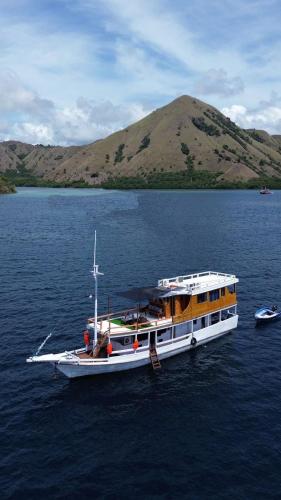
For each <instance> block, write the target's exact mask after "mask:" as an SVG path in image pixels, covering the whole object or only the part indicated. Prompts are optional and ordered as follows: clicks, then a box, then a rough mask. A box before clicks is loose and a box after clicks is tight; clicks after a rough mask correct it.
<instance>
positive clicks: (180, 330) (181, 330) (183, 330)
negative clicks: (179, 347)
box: [174, 321, 192, 338]
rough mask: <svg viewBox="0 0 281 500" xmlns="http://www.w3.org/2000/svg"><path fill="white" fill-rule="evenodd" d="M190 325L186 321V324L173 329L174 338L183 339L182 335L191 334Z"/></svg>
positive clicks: (190, 323)
mask: <svg viewBox="0 0 281 500" xmlns="http://www.w3.org/2000/svg"><path fill="white" fill-rule="evenodd" d="M191 325H192V322H191V321H188V323H182V324H181V325H177V326H176V327H175V329H174V332H175V333H174V337H175V338H177V337H183V336H184V335H187V334H188V333H191Z"/></svg>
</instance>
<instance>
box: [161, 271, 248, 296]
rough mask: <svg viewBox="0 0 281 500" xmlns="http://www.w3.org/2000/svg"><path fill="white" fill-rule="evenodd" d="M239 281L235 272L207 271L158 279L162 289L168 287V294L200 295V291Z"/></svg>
mask: <svg viewBox="0 0 281 500" xmlns="http://www.w3.org/2000/svg"><path fill="white" fill-rule="evenodd" d="M238 281H239V280H238V278H236V276H235V275H234V274H225V273H217V272H215V271H205V272H203V273H198V274H188V275H185V276H176V277H175V278H164V279H161V280H158V287H161V288H162V289H165V288H166V290H167V293H168V294H169V293H172V294H173V295H182V294H185V295H198V294H199V293H203V292H208V291H210V290H215V289H216V288H220V287H224V286H229V285H232V284H235V283H238Z"/></svg>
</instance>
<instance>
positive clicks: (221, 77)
mask: <svg viewBox="0 0 281 500" xmlns="http://www.w3.org/2000/svg"><path fill="white" fill-rule="evenodd" d="M243 90H244V83H243V81H242V79H241V78H240V77H237V76H236V77H232V78H231V77H228V75H227V72H226V71H225V70H223V69H222V68H220V69H210V70H209V71H207V72H206V73H203V74H202V76H201V77H200V79H199V80H197V82H195V86H194V91H195V92H196V93H197V94H203V95H210V94H214V95H218V96H222V97H230V96H233V95H236V94H240V93H241V92H243Z"/></svg>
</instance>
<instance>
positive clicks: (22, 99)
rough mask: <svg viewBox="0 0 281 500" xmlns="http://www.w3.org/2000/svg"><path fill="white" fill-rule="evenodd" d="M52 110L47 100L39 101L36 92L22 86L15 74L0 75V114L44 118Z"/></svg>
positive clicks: (7, 71) (4, 72)
mask: <svg viewBox="0 0 281 500" xmlns="http://www.w3.org/2000/svg"><path fill="white" fill-rule="evenodd" d="M52 108H53V103H52V102H51V101H50V100H48V99H41V98H40V97H39V96H38V95H37V93H36V92H34V91H33V90H31V89H29V88H28V87H27V86H26V85H24V84H23V83H22V82H21V80H20V79H19V77H18V76H17V75H16V73H15V72H13V71H11V70H5V71H2V72H1V73H0V110H1V111H2V112H9V111H14V112H16V113H18V112H25V113H27V114H30V115H33V116H36V115H41V116H45V115H46V114H48V113H49V112H50V111H51V110H52Z"/></svg>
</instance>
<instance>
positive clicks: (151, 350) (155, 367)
mask: <svg viewBox="0 0 281 500" xmlns="http://www.w3.org/2000/svg"><path fill="white" fill-rule="evenodd" d="M149 355H150V361H151V364H152V366H153V370H160V368H161V363H160V361H159V358H158V354H157V351H156V347H155V345H153V346H150V348H149Z"/></svg>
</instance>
